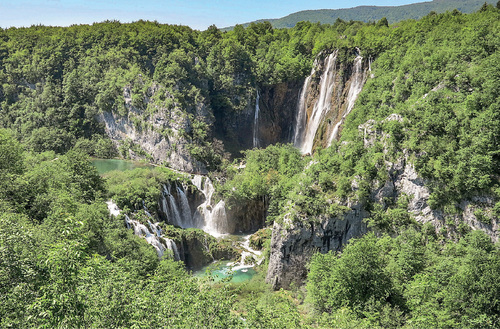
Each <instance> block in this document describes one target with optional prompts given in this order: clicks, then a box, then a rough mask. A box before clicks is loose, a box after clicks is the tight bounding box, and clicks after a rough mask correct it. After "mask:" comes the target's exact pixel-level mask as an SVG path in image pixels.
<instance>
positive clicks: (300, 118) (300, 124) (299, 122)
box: [293, 67, 316, 148]
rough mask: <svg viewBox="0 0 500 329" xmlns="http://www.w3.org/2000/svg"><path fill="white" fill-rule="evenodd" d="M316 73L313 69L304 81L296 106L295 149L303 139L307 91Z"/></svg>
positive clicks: (300, 144) (305, 122) (305, 123)
mask: <svg viewBox="0 0 500 329" xmlns="http://www.w3.org/2000/svg"><path fill="white" fill-rule="evenodd" d="M315 72H316V70H315V68H314V67H313V69H312V70H311V74H309V76H308V77H307V78H306V80H305V81H304V85H303V86H302V89H301V91H300V96H299V103H298V106H297V117H296V120H295V131H294V135H293V145H294V146H295V147H297V148H301V146H302V143H303V137H304V130H305V129H306V125H307V105H306V99H307V91H308V89H309V84H310V83H311V78H312V76H313V75H314V73H315Z"/></svg>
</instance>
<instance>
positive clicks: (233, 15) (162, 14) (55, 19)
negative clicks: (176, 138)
mask: <svg viewBox="0 0 500 329" xmlns="http://www.w3.org/2000/svg"><path fill="white" fill-rule="evenodd" d="M414 2H421V0H413V1H412V0H372V1H366V0H335V1H326V0H300V1H299V0H280V1H274V0H251V1H248V0H246V1H242V0H232V1H231V0H210V1H202V0H188V1H181V0H156V1H154V0H0V27H2V28H7V27H11V26H16V27H21V26H31V25H33V24H43V25H55V26H68V25H71V24H92V23H94V22H101V21H104V20H107V19H109V20H113V19H116V20H119V21H121V22H133V21H137V20H139V19H144V20H157V21H158V22H160V23H167V24H182V25H188V26H190V27H192V28H194V29H199V30H204V29H206V28H207V27H208V26H210V25H212V24H215V25H216V26H217V27H226V26H231V25H235V24H238V23H246V22H250V21H254V20H257V19H262V18H280V17H283V16H286V15H288V14H291V13H294V12H297V11H300V10H306V9H339V8H351V7H356V6H361V5H376V6H398V5H404V4H409V3H414Z"/></svg>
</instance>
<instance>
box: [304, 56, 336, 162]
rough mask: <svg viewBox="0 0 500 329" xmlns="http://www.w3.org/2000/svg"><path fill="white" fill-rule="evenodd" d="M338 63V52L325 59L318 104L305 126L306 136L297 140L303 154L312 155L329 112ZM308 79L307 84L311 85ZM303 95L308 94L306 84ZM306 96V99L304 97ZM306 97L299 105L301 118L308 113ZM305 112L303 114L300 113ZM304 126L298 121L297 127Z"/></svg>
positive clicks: (315, 105)
mask: <svg viewBox="0 0 500 329" xmlns="http://www.w3.org/2000/svg"><path fill="white" fill-rule="evenodd" d="M336 61H337V51H335V52H333V53H331V54H330V55H328V57H327V58H326V59H325V64H326V68H325V70H324V72H323V75H322V76H321V80H320V84H319V86H320V92H319V96H318V99H317V100H316V103H315V104H314V108H313V110H312V113H311V116H310V117H309V120H307V123H306V125H305V129H304V133H303V134H304V135H303V137H302V139H297V140H299V141H300V144H296V146H297V147H300V151H301V152H302V154H307V153H311V151H312V148H313V145H314V138H315V136H316V132H317V131H318V128H319V126H320V124H321V122H322V121H323V119H324V117H325V114H326V113H327V112H328V111H329V109H330V106H331V100H332V89H333V87H334V85H335V76H336V70H335V63H336ZM307 80H308V79H306V82H307V83H309V82H308V81H307ZM302 92H303V93H307V86H306V83H304V87H303V91H302ZM302 96H304V97H302ZM305 97H306V95H301V97H300V100H299V103H300V104H301V105H300V106H301V108H300V109H299V116H304V117H305V116H306V113H307V105H306V102H305ZM302 103H303V104H302ZM302 111H303V112H304V114H301V113H300V112H302ZM300 124H303V120H297V125H300ZM299 131H301V129H300V126H299V129H296V133H297V132H299Z"/></svg>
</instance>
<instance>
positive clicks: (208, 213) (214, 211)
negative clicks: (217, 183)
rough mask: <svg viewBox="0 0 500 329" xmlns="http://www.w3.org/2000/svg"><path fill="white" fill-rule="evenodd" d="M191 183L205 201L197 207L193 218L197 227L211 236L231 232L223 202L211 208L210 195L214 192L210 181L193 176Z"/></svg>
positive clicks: (202, 177)
mask: <svg viewBox="0 0 500 329" xmlns="http://www.w3.org/2000/svg"><path fill="white" fill-rule="evenodd" d="M191 181H192V183H193V185H194V186H196V187H197V188H198V190H199V191H201V192H202V193H203V195H204V196H205V201H204V202H203V203H202V204H201V205H199V206H198V209H196V212H195V214H194V216H193V217H195V222H196V223H197V224H198V225H199V226H198V227H199V228H201V229H203V230H204V231H205V232H207V233H209V234H211V235H213V236H220V235H222V234H225V233H229V232H231V228H230V225H229V221H228V218H227V214H226V205H225V203H224V201H223V200H220V201H219V202H218V203H217V204H216V205H215V206H214V207H213V208H212V205H211V204H212V195H213V193H214V192H215V189H214V186H213V184H212V181H210V179H209V178H208V177H204V176H201V175H194V177H193V179H192V180H191Z"/></svg>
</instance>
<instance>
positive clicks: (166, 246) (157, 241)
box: [106, 200, 181, 260]
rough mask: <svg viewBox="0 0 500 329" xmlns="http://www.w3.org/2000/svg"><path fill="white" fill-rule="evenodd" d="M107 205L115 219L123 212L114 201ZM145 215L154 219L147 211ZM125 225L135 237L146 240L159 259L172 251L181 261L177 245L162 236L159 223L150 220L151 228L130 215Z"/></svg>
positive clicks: (175, 257)
mask: <svg viewBox="0 0 500 329" xmlns="http://www.w3.org/2000/svg"><path fill="white" fill-rule="evenodd" d="M106 204H107V205H108V210H109V213H110V214H111V215H113V216H115V217H116V216H118V215H120V213H121V210H120V209H119V208H118V206H117V205H116V203H114V202H113V201H112V200H109V201H107V202H106ZM145 213H146V215H147V216H148V218H150V219H153V217H152V216H151V214H150V213H149V212H147V210H145ZM125 224H126V225H127V228H129V229H133V230H134V234H135V235H137V236H140V237H143V238H145V239H146V241H147V242H148V243H149V244H150V245H152V246H153V247H154V248H155V250H156V253H157V254H158V257H159V258H160V259H161V258H162V257H163V256H164V254H165V251H166V250H170V251H171V252H172V256H173V257H174V259H175V260H180V259H181V257H180V254H179V250H178V249H177V245H176V244H175V242H174V241H173V240H171V239H169V238H166V237H163V236H162V230H161V228H160V226H159V223H151V221H150V220H148V226H149V227H147V226H146V225H144V224H142V223H141V222H139V221H137V220H133V219H130V217H129V216H128V215H125Z"/></svg>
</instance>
